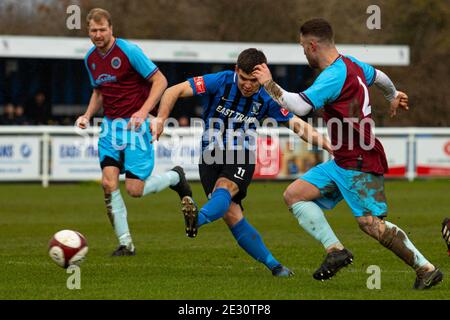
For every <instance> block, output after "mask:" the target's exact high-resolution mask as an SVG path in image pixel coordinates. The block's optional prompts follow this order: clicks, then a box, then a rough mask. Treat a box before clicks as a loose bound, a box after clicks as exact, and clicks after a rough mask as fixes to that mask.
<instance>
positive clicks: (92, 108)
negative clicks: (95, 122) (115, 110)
mask: <svg viewBox="0 0 450 320" xmlns="http://www.w3.org/2000/svg"><path fill="white" fill-rule="evenodd" d="M102 106H103V97H102V94H101V93H100V91H99V90H97V89H94V91H93V92H92V95H91V99H90V100H89V105H88V107H87V110H86V112H85V113H84V114H83V115H82V116H80V117H78V119H77V121H75V125H76V126H77V127H79V128H81V129H86V128H87V126H88V125H89V121H90V120H91V118H92V117H93V116H94V115H95V114H96V113H97V112H98V111H99V110H100V108H101V107H102Z"/></svg>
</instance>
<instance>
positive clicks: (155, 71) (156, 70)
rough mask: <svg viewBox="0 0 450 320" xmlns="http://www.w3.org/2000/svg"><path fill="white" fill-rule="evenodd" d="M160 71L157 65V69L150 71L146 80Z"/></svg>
mask: <svg viewBox="0 0 450 320" xmlns="http://www.w3.org/2000/svg"><path fill="white" fill-rule="evenodd" d="M158 71H159V68H158V67H157V68H156V69H155V70H153V71H152V72H150V73H149V75H148V76H146V77H145V79H146V80H148V79H150V78H151V77H153V76H154V75H155V73H157V72H158Z"/></svg>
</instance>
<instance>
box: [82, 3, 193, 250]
mask: <svg viewBox="0 0 450 320" xmlns="http://www.w3.org/2000/svg"><path fill="white" fill-rule="evenodd" d="M87 23H88V29H89V36H90V38H91V41H92V43H93V44H94V46H93V47H92V49H91V50H89V52H88V53H87V55H86V58H85V65H86V69H87V71H88V74H89V78H90V81H91V85H92V87H93V93H92V97H91V100H90V102H89V106H88V108H87V111H86V113H85V114H84V115H82V116H80V117H79V118H78V120H77V122H76V124H77V125H78V127H80V128H86V127H87V125H88V124H89V120H90V119H91V118H92V117H93V116H94V115H95V114H96V113H97V112H98V111H99V110H100V108H101V107H102V106H103V110H104V119H103V121H102V125H101V133H100V138H99V142H98V153H99V158H100V166H101V168H102V185H103V190H104V194H105V204H106V208H107V212H108V216H109V218H110V221H111V223H112V225H113V227H114V230H115V232H116V235H117V238H118V240H119V243H120V244H119V247H118V248H117V249H116V250H115V251H114V252H113V256H132V255H135V248H134V245H133V241H132V238H131V234H130V231H129V228H128V222H127V209H126V207H125V203H124V201H123V199H122V196H121V194H120V189H119V175H120V174H121V173H125V175H126V180H125V186H126V190H127V192H128V194H129V195H130V196H132V197H142V196H145V195H147V194H149V193H155V192H159V191H161V190H163V189H165V188H167V187H170V188H172V189H173V190H175V191H176V192H177V193H178V194H179V196H180V198H181V199H182V200H183V199H184V198H185V197H189V198H190V197H191V196H192V192H191V189H190V187H189V184H188V183H187V181H186V178H185V174H184V171H183V169H182V168H181V167H179V166H177V167H175V168H173V169H172V170H170V171H168V172H165V173H164V174H162V175H155V176H151V173H152V170H153V167H154V153H153V145H152V144H151V141H152V136H151V133H150V122H149V119H148V115H149V113H150V112H152V111H153V110H154V108H155V106H156V104H157V103H158V102H159V100H160V99H161V96H162V94H163V92H164V90H165V89H166V88H167V80H166V78H165V77H164V75H163V74H162V73H161V71H159V69H158V68H157V67H156V65H155V64H154V63H153V62H152V61H151V60H150V59H149V58H147V56H146V55H145V54H144V53H143V51H142V50H141V49H140V48H139V47H138V46H137V45H135V44H132V43H130V42H128V41H126V40H123V39H119V38H115V37H114V36H113V34H112V23H111V17H110V14H109V13H108V12H107V11H106V10H103V9H99V8H96V9H92V10H91V11H90V12H89V14H88V16H87Z"/></svg>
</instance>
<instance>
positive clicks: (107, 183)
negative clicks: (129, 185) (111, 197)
mask: <svg viewBox="0 0 450 320" xmlns="http://www.w3.org/2000/svg"><path fill="white" fill-rule="evenodd" d="M102 187H103V190H104V192H105V193H107V194H110V193H112V192H114V191H116V190H117V188H118V184H117V181H116V180H115V179H110V178H107V177H103V178H102Z"/></svg>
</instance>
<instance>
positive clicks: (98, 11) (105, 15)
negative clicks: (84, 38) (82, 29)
mask: <svg viewBox="0 0 450 320" xmlns="http://www.w3.org/2000/svg"><path fill="white" fill-rule="evenodd" d="M102 19H106V21H108V24H109V25H110V26H112V21H111V14H110V13H109V12H108V11H106V10H105V9H102V8H94V9H92V10H91V11H89V13H88V15H87V17H86V22H87V25H88V27H89V22H91V20H94V21H95V22H97V23H98V22H100V21H102Z"/></svg>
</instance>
